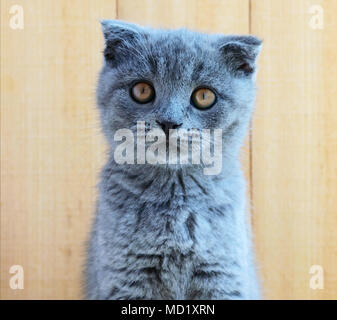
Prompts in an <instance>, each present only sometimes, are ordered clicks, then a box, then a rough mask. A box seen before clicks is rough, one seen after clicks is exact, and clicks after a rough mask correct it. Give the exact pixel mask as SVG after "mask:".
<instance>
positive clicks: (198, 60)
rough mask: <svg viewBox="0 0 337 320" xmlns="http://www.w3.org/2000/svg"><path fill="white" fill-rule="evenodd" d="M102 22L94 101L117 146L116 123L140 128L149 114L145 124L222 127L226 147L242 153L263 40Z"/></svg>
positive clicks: (127, 127)
mask: <svg viewBox="0 0 337 320" xmlns="http://www.w3.org/2000/svg"><path fill="white" fill-rule="evenodd" d="M102 28H103V34H104V38H105V49H104V65H103V68H102V71H101V74H100V79H99V83H98V89H97V101H98V106H99V109H100V112H101V119H102V124H103V130H104V133H105V134H106V136H107V138H108V141H109V144H110V145H111V147H112V148H114V146H115V142H114V134H115V132H116V130H118V129H121V128H126V129H131V130H133V131H134V132H136V125H137V121H144V122H145V124H146V128H147V129H152V128H158V129H161V130H163V131H168V130H169V129H176V128H184V129H187V130H188V129H199V130H200V129H215V128H219V129H222V130H223V138H224V141H225V146H224V150H225V151H226V148H227V149H230V150H232V151H229V152H233V153H236V152H237V149H238V147H239V145H240V144H241V141H242V139H243V136H244V133H245V130H246V127H247V124H248V122H249V119H250V115H251V111H252V106H253V102H254V96H255V93H254V92H255V85H254V82H255V74H256V58H257V56H258V53H259V50H260V47H261V41H260V40H258V39H257V38H255V37H253V36H225V35H218V34H202V33H197V32H192V31H188V30H157V29H152V28H145V27H140V26H138V25H135V24H129V23H125V22H121V21H115V20H105V21H103V22H102ZM227 152H228V150H227Z"/></svg>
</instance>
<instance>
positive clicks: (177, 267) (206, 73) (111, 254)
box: [86, 20, 261, 299]
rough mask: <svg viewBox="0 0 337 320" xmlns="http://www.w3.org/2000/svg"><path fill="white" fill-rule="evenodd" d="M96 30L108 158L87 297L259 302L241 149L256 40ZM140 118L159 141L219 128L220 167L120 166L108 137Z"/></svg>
mask: <svg viewBox="0 0 337 320" xmlns="http://www.w3.org/2000/svg"><path fill="white" fill-rule="evenodd" d="M102 27H103V33H104V37H105V44H106V45H105V50H104V65H103V68H102V70H101V73H100V78H99V82H98V88H97V103H98V107H99V110H100V114H101V122H102V127H103V131H104V134H105V136H106V138H107V140H108V143H109V157H108V161H107V163H106V165H105V167H104V168H103V170H102V174H101V181H100V184H99V197H98V205H97V214H96V217H95V220H94V224H93V229H92V234H91V238H90V244H89V249H88V259H87V266H86V296H87V298H88V299H258V298H259V297H260V292H259V285H258V280H257V276H256V271H255V264H254V258H253V246H252V241H251V235H250V224H249V218H247V216H246V203H245V182H244V179H243V175H242V172H241V169H240V163H239V160H238V155H239V150H240V147H241V145H242V141H243V139H244V136H245V134H246V131H247V127H248V123H249V120H250V116H251V112H252V109H253V103H254V99H255V85H254V83H255V75H256V58H257V56H258V53H259V51H260V47H261V41H260V40H259V39H257V38H255V37H253V36H225V35H217V34H202V33H197V32H192V31H188V30H156V29H152V28H145V27H140V26H138V25H134V24H129V23H125V22H121V21H114V20H105V21H103V22H102ZM139 83H140V87H139ZM137 85H138V87H137ZM200 88H202V90H204V91H201V93H200V91H197V90H199V89H200ZM195 92H197V94H198V92H199V98H200V99H201V100H200V99H199V100H198V99H197V98H196V97H197V94H195ZM210 95H211V96H210ZM209 98H211V100H212V101H211V102H212V103H211V104H208V105H207V104H206V107H205V104H203V103H204V102H205V101H206V100H207V99H209ZM202 99H206V100H202ZM200 101H201V103H200ZM206 102H209V101H208V100H207V101H206ZM137 121H144V122H145V123H146V130H147V131H148V130H150V129H151V128H159V129H161V130H163V131H164V132H165V134H166V136H167V137H169V134H170V132H169V130H170V129H176V128H185V129H193V128H197V129H199V130H200V129H204V128H208V129H216V128H221V129H222V144H223V145H222V167H221V172H220V173H219V174H217V175H205V174H204V172H203V167H204V165H202V164H199V165H198V164H188V165H179V164H177V165H170V164H167V165H160V164H158V165H156V164H148V163H146V164H119V163H117V162H116V161H115V158H114V151H115V150H116V146H117V143H116V141H115V139H114V135H115V133H116V131H117V130H118V129H121V128H127V129H131V130H132V131H133V132H134V133H136V124H137Z"/></svg>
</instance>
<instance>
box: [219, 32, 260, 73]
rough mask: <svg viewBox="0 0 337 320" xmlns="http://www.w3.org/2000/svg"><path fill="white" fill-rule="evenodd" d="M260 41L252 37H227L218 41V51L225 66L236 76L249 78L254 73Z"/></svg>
mask: <svg viewBox="0 0 337 320" xmlns="http://www.w3.org/2000/svg"><path fill="white" fill-rule="evenodd" d="M261 47H262V41H261V40H260V39H258V38H256V37H253V36H229V37H224V39H222V40H220V47H219V48H220V51H221V53H222V55H223V57H224V59H225V63H226V66H227V67H228V68H229V70H230V71H231V72H232V73H233V74H234V75H237V76H250V75H252V74H253V73H254V72H255V69H256V59H257V57H258V55H259V52H260V50H261Z"/></svg>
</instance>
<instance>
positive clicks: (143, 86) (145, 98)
mask: <svg viewBox="0 0 337 320" xmlns="http://www.w3.org/2000/svg"><path fill="white" fill-rule="evenodd" d="M131 97H132V98H133V99H134V100H135V101H136V102H138V103H148V102H150V101H151V100H153V98H154V89H153V87H152V86H151V85H150V84H148V83H146V82H138V83H136V84H135V85H134V86H133V87H132V88H131Z"/></svg>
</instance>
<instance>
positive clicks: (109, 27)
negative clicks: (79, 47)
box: [101, 20, 144, 65]
mask: <svg viewBox="0 0 337 320" xmlns="http://www.w3.org/2000/svg"><path fill="white" fill-rule="evenodd" d="M101 25H102V31H103V35H104V39H105V49H104V57H105V60H106V62H108V63H110V64H112V65H116V64H117V63H118V61H119V60H118V59H119V58H121V57H125V56H127V55H128V54H132V52H133V51H134V49H135V47H136V46H137V45H139V44H140V43H141V40H142V39H143V37H144V29H143V28H142V27H140V26H138V25H136V24H132V23H127V22H123V21H119V20H101Z"/></svg>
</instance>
